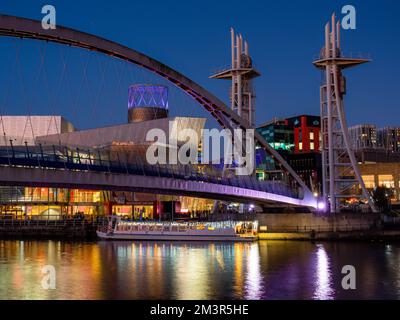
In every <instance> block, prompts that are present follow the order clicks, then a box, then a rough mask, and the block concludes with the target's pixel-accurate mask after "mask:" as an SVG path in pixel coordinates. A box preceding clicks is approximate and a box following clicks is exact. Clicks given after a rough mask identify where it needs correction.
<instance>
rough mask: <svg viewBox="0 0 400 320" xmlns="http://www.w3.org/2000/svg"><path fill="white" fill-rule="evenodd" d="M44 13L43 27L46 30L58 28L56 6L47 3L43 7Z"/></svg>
mask: <svg viewBox="0 0 400 320" xmlns="http://www.w3.org/2000/svg"><path fill="white" fill-rule="evenodd" d="M42 14H44V15H45V16H44V17H43V18H42V28H43V29H44V30H49V29H52V30H54V29H56V28H57V26H56V8H55V7H54V6H52V5H50V4H46V5H45V6H43V7H42Z"/></svg>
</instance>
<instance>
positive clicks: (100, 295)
mask: <svg viewBox="0 0 400 320" xmlns="http://www.w3.org/2000/svg"><path fill="white" fill-rule="evenodd" d="M46 265H50V266H54V270H55V271H56V278H55V279H56V288H55V289H50V290H48V289H44V288H43V286H42V284H43V283H45V284H46V283H47V284H50V282H49V278H48V277H47V278H46V276H47V275H50V273H42V272H43V270H42V268H43V267H45V266H46ZM344 265H353V266H354V267H355V268H356V272H357V273H356V275H357V278H356V279H357V281H356V285H357V289H356V290H353V291H345V290H343V289H342V286H341V282H342V277H343V275H342V274H341V270H342V267H343V266H344ZM50 268H51V267H50ZM46 270H48V269H45V271H46ZM43 277H45V278H43ZM43 279H45V280H43ZM384 298H386V299H387V298H389V299H399V298H400V243H392V244H385V243H315V244H313V243H310V242H267V241H264V242H259V243H254V244H238V243H236V244H230V243H224V244H212V243H207V244H199V243H167V242H165V243H162V242H161V243H155V242H135V243H132V242H93V243H71V242H61V241H0V299H384Z"/></svg>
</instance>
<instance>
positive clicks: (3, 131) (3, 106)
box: [0, 39, 19, 146]
mask: <svg viewBox="0 0 400 320" xmlns="http://www.w3.org/2000/svg"><path fill="white" fill-rule="evenodd" d="M13 41H14V45H15V42H16V41H19V39H14V40H13ZM16 68H17V57H16V55H15V56H14V63H13V67H11V70H12V69H16ZM12 74H13V75H14V72H13V73H12ZM7 79H8V81H7V82H8V83H7V90H6V95H5V98H4V102H3V105H2V106H1V109H0V117H1V118H0V120H1V125H2V135H3V137H4V145H5V146H7V145H8V143H9V141H7V132H6V129H5V126H4V119H3V114H4V111H5V110H6V108H7V105H8V101H9V97H10V92H11V85H12V83H14V81H13V80H12V79H11V77H7Z"/></svg>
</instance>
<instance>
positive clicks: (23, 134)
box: [15, 39, 41, 145]
mask: <svg viewBox="0 0 400 320" xmlns="http://www.w3.org/2000/svg"><path fill="white" fill-rule="evenodd" d="M21 43H22V39H21V40H20V42H18V46H17V48H16V53H15V54H16V61H17V75H18V78H19V82H20V86H21V89H22V96H23V100H27V90H26V87H25V81H24V79H23V73H22V71H21V62H20V56H19V54H20V50H21ZM40 68H41V66H40ZM39 70H40V69H39ZM39 74H40V71H39V73H38V75H39ZM37 80H38V79H36V82H37ZM25 103H26V107H27V109H28V110H27V111H28V119H27V121H26V122H25V126H24V131H23V133H22V137H21V145H22V144H23V143H24V141H23V140H24V137H25V133H26V129H27V126H28V121H29V123H30V126H31V133H32V137H33V139H34V137H35V134H34V132H33V126H32V119H31V111H32V110H31V109H32V108H31V107H30V106H31V102H30V101H29V100H28V101H26V102H25ZM25 142H26V141H25Z"/></svg>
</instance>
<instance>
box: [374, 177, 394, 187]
mask: <svg viewBox="0 0 400 320" xmlns="http://www.w3.org/2000/svg"><path fill="white" fill-rule="evenodd" d="M378 179H379V186H380V187H385V188H389V189H394V180H393V176H392V175H391V174H383V175H379V176H378Z"/></svg>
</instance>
